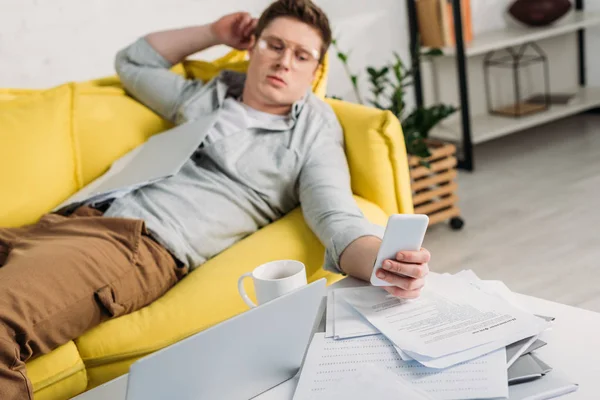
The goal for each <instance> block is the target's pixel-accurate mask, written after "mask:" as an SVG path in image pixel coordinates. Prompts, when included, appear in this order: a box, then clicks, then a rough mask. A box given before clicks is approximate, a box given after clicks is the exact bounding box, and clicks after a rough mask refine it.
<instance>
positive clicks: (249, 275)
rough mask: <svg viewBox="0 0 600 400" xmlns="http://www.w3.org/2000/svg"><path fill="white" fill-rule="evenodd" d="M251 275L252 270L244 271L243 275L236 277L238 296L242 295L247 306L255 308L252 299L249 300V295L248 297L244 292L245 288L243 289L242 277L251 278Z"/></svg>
mask: <svg viewBox="0 0 600 400" xmlns="http://www.w3.org/2000/svg"><path fill="white" fill-rule="evenodd" d="M251 277H252V272H246V273H245V274H244V275H242V276H240V279H238V292H240V296H242V300H244V303H246V304H247V305H248V307H250V308H255V307H256V304H254V303H253V302H252V300H250V297H248V295H247V294H246V290H245V289H244V278H251Z"/></svg>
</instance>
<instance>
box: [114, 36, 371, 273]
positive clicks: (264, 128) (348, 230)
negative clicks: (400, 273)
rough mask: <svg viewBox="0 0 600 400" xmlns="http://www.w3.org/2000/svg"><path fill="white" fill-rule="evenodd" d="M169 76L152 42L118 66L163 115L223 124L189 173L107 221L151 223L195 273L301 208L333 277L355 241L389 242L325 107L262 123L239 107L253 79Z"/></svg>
mask: <svg viewBox="0 0 600 400" xmlns="http://www.w3.org/2000/svg"><path fill="white" fill-rule="evenodd" d="M169 67H171V65H170V64H169V63H168V62H167V61H166V60H165V59H164V58H163V57H162V56H160V54H158V53H157V52H156V51H155V50H154V49H153V48H152V47H151V46H150V45H149V44H148V42H146V41H145V40H144V39H140V40H138V41H137V42H135V43H134V44H132V45H131V46H129V47H127V48H125V49H124V50H122V51H121V52H119V54H118V55H117V59H116V69H117V72H118V73H119V76H120V78H121V81H122V83H123V85H124V86H125V88H126V89H127V91H128V92H129V93H130V94H131V95H132V96H134V97H135V98H136V99H138V100H139V101H141V102H142V103H144V104H146V105H147V106H149V107H150V108H152V109H153V110H154V111H155V112H157V113H158V114H159V115H161V116H163V117H164V118H167V119H169V120H171V121H173V122H175V123H177V124H179V125H181V124H189V125H190V126H191V127H193V126H194V124H195V122H197V121H199V120H202V119H207V118H209V116H208V115H210V118H212V119H213V120H214V123H212V126H210V127H209V128H208V130H207V132H199V133H198V134H199V135H205V138H204V140H203V142H202V145H201V146H200V148H198V149H197V151H195V153H194V155H193V156H192V157H191V158H190V159H189V160H187V162H186V163H185V164H184V166H183V167H182V168H181V170H180V171H179V173H177V174H176V175H175V176H173V177H170V178H166V179H163V180H161V181H159V182H154V183H151V184H148V185H146V186H144V187H142V188H139V189H136V190H134V191H132V192H131V193H129V194H127V195H125V196H124V197H121V198H119V199H116V200H115V201H114V202H113V204H112V205H111V207H110V208H109V209H108V210H107V212H106V213H105V215H106V216H107V217H111V216H113V217H129V218H140V219H143V220H144V221H145V222H146V225H147V227H148V230H149V231H150V232H151V233H152V234H153V235H154V237H155V238H156V240H158V241H159V242H160V243H161V244H162V245H164V246H165V247H166V248H167V249H168V250H169V251H171V252H172V253H173V254H174V255H175V256H176V257H177V258H178V259H180V260H181V261H183V262H184V263H185V264H187V265H189V266H190V267H192V268H194V267H198V266H200V265H201V264H202V263H204V262H205V261H206V260H208V259H210V258H211V257H214V256H215V255H216V254H218V253H220V252H221V251H223V250H224V249H226V248H228V247H229V246H231V245H232V244H234V243H235V242H237V241H239V240H240V239H242V238H243V237H245V236H247V235H249V234H252V233H253V232H255V231H256V230H258V229H259V228H261V227H263V226H265V225H267V224H269V223H271V222H273V221H275V220H277V219H278V218H280V217H282V216H283V215H285V214H286V213H288V212H290V211H291V210H292V209H294V208H295V207H297V206H298V205H299V204H301V206H302V211H303V214H304V217H305V220H306V222H307V223H308V225H309V226H310V227H311V229H312V230H313V231H314V232H315V233H316V234H317V236H318V237H319V239H320V240H321V242H322V243H323V244H324V245H325V246H326V248H327V251H326V257H325V268H326V269H328V270H330V271H339V256H340V254H341V252H342V251H343V250H344V249H345V248H346V246H347V245H348V244H350V243H351V242H352V241H354V240H355V239H357V238H358V237H361V236H365V235H375V236H379V237H381V236H382V233H383V232H382V231H383V230H382V228H381V227H379V226H377V225H373V224H371V223H369V222H368V221H367V220H366V219H365V218H364V216H363V215H362V213H361V211H360V209H359V208H358V207H357V205H356V203H355V201H354V199H353V197H352V192H351V189H350V177H349V173H348V166H347V162H346V158H345V155H344V148H343V134H342V130H341V127H340V125H339V123H338V121H337V118H336V116H335V114H334V113H333V110H332V109H331V108H330V107H329V106H328V105H327V104H326V103H325V102H323V101H321V100H320V99H318V98H317V97H316V96H314V95H313V94H312V93H307V94H306V96H305V97H304V98H303V99H301V100H300V101H298V102H297V103H296V104H294V105H293V107H292V111H291V113H290V115H288V116H283V117H282V116H275V115H271V114H266V113H261V112H259V111H256V110H253V109H251V108H249V107H248V106H246V105H244V104H242V103H240V102H239V101H237V100H235V99H236V98H238V97H239V96H240V95H241V92H242V89H243V85H244V80H245V75H243V74H238V73H234V72H231V71H227V72H224V73H222V74H221V75H220V76H219V77H217V78H215V79H214V80H213V81H211V82H209V83H207V84H202V83H201V82H200V81H197V80H186V79H184V78H182V77H180V76H178V75H176V74H173V73H171V72H170V71H168V68H169ZM223 92H224V93H223ZM198 125H199V126H206V124H198ZM165 151H168V149H165Z"/></svg>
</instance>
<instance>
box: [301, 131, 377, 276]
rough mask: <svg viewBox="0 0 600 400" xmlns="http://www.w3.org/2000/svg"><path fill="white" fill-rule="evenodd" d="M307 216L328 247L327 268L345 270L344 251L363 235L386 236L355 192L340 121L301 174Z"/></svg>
mask: <svg viewBox="0 0 600 400" xmlns="http://www.w3.org/2000/svg"><path fill="white" fill-rule="evenodd" d="M299 195H300V204H301V206H302V212H303V215H304V219H305V220H306V222H307V223H308V225H309V227H310V228H311V229H312V230H313V232H314V233H315V234H316V235H317V236H318V237H319V240H320V241H321V243H323V245H324V246H325V247H326V252H325V263H324V266H323V268H324V269H326V270H327V271H331V272H338V273H339V272H342V270H341V268H340V263H339V259H340V255H341V254H342V252H343V251H344V249H346V247H347V246H348V245H349V244H350V243H352V242H353V241H355V240H356V239H358V238H360V237H362V236H377V237H379V238H382V237H383V233H384V227H381V226H379V225H376V224H373V223H371V222H369V221H368V220H367V219H366V218H365V217H364V215H363V214H362V212H361V210H360V208H359V207H358V205H357V204H356V201H355V200H354V197H353V196H352V190H351V187H350V173H349V170H348V162H347V160H346V155H345V153H344V143H343V133H342V128H341V126H339V123H337V121H336V122H335V124H334V125H333V126H330V127H328V128H327V129H326V131H324V132H320V133H319V136H318V139H317V141H316V142H315V143H314V145H313V148H312V149H311V150H310V152H309V156H308V159H307V160H306V161H305V163H304V165H303V166H302V170H301V172H300V177H299Z"/></svg>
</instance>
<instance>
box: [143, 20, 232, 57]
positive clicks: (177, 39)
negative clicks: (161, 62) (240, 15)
mask: <svg viewBox="0 0 600 400" xmlns="http://www.w3.org/2000/svg"><path fill="white" fill-rule="evenodd" d="M146 41H147V42H148V44H150V46H152V47H153V48H154V50H156V52H157V53H158V54H160V55H161V56H162V57H163V58H164V59H165V60H166V61H168V62H169V63H170V64H171V65H174V64H177V63H180V62H181V61H183V60H184V59H185V58H186V57H188V56H190V55H192V54H195V53H198V52H200V51H202V50H206V49H208V48H210V47H213V46H216V45H218V44H221V42H220V39H219V38H218V37H217V35H216V34H215V31H214V29H213V28H212V24H207V25H200V26H191V27H187V28H181V29H172V30H168V31H161V32H154V33H150V34H148V35H146Z"/></svg>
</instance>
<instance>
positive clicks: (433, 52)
mask: <svg viewBox="0 0 600 400" xmlns="http://www.w3.org/2000/svg"><path fill="white" fill-rule="evenodd" d="M443 55H444V52H443V51H442V50H441V49H437V48H433V49H428V50H426V51H424V52H422V53H421V56H422V57H439V56H443Z"/></svg>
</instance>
